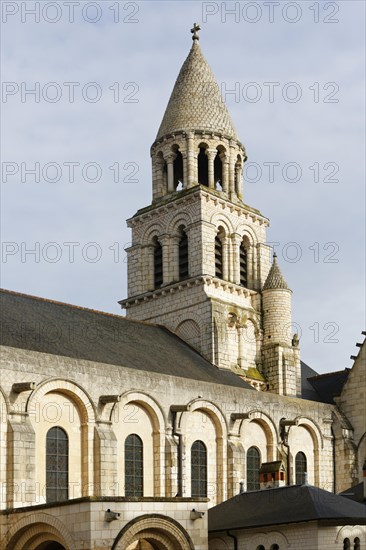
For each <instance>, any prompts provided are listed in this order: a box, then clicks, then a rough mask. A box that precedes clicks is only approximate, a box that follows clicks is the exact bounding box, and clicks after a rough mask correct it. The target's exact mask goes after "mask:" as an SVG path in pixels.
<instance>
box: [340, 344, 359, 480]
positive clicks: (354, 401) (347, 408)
mask: <svg viewBox="0 0 366 550" xmlns="http://www.w3.org/2000/svg"><path fill="white" fill-rule="evenodd" d="M337 403H338V406H339V408H340V410H341V411H342V413H343V414H344V415H345V416H346V417H347V419H348V421H349V422H350V424H351V426H352V429H353V434H352V435H353V445H354V464H353V465H352V469H353V473H352V483H357V482H360V481H362V466H363V464H364V462H365V461H366V345H365V343H363V345H362V347H361V349H360V351H359V354H358V356H357V358H356V359H355V362H354V365H353V367H352V370H351V372H350V373H349V376H348V379H347V382H346V383H345V385H344V387H343V390H342V393H341V396H340V398H339V399H337Z"/></svg>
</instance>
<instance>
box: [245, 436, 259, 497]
mask: <svg viewBox="0 0 366 550" xmlns="http://www.w3.org/2000/svg"><path fill="white" fill-rule="evenodd" d="M260 467H261V457H260V453H259V451H258V449H257V447H250V449H248V452H247V491H257V490H258V489H259V468H260Z"/></svg>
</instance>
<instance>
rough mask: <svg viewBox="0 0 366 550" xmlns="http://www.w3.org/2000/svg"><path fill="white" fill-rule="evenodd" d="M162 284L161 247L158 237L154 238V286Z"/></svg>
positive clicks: (157, 286) (158, 286)
mask: <svg viewBox="0 0 366 550" xmlns="http://www.w3.org/2000/svg"><path fill="white" fill-rule="evenodd" d="M162 284H163V248H162V246H161V244H160V243H159V241H158V239H157V238H156V237H155V239H154V288H160V287H161V285H162Z"/></svg>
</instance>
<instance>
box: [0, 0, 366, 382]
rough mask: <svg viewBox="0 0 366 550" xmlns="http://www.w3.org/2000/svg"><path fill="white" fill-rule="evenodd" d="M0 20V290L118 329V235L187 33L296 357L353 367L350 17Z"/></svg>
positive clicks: (357, 155)
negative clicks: (104, 315)
mask: <svg viewBox="0 0 366 550" xmlns="http://www.w3.org/2000/svg"><path fill="white" fill-rule="evenodd" d="M1 9H2V14H1V17H2V39H1V41H2V57H1V70H2V75H3V77H2V78H3V83H2V100H1V101H2V102H1V111H2V113H1V114H2V125H1V136H2V144H1V158H2V164H1V168H2V180H1V198H2V211H1V214H2V216H1V233H2V255H1V286H2V287H3V288H7V289H10V290H15V291H19V292H23V293H27V294H32V295H36V296H42V297H44V298H49V299H53V300H58V301H63V302H67V303H72V304H76V305H79V306H84V307H89V308H93V309H97V310H102V311H107V312H112V313H117V314H123V312H122V311H121V309H120V306H119V305H118V303H117V302H118V300H121V299H123V298H125V297H127V287H126V271H127V265H126V254H125V252H124V248H125V247H126V246H128V245H129V242H130V230H129V229H128V228H127V226H126V222H125V220H126V219H127V218H129V217H131V216H132V215H133V214H134V213H135V212H136V211H137V210H138V209H139V208H141V207H144V206H147V205H148V204H150V202H151V160H150V146H151V144H152V143H153V142H154V139H155V136H156V133H157V130H158V127H159V125H160V122H161V119H162V117H163V114H164V111H165V108H166V105H167V102H168V99H169V96H170V93H171V90H172V88H173V85H174V82H175V79H176V77H177V75H178V72H179V70H180V67H181V65H182V63H183V61H184V60H185V58H186V56H187V55H188V52H189V49H190V47H191V43H192V40H191V33H190V29H191V27H192V25H193V22H198V23H200V25H201V28H202V30H201V32H200V45H201V48H202V50H203V53H204V55H205V57H206V59H207V60H208V62H209V64H210V65H211V68H212V69H213V71H214V73H215V75H216V78H217V81H218V83H219V85H220V86H221V90H222V93H223V96H224V99H225V101H226V103H227V106H228V109H229V111H230V114H231V117H232V120H233V122H234V125H235V127H236V130H237V133H238V135H239V137H240V139H241V141H242V142H243V143H244V145H245V147H246V150H247V154H248V161H247V165H246V168H245V171H244V202H245V203H246V204H249V205H250V206H253V207H255V208H258V209H259V210H260V211H261V212H262V214H263V215H265V216H266V217H268V218H269V219H270V228H269V230H268V233H267V242H270V243H272V244H273V246H274V249H275V250H276V252H277V254H278V258H279V262H280V265H281V269H282V272H283V274H284V275H285V278H286V280H287V282H288V284H289V286H290V288H291V289H292V290H293V323H294V332H295V330H297V331H298V332H299V335H300V347H301V356H302V359H303V360H304V361H305V362H306V363H308V364H309V365H311V366H312V368H314V369H315V370H316V371H318V372H327V371H332V370H341V369H343V368H345V367H351V366H352V361H351V359H350V355H351V354H352V355H356V354H357V351H358V348H357V347H355V344H356V342H360V341H362V339H363V337H362V336H361V331H362V330H365V316H364V303H365V296H364V279H365V237H364V235H365V222H364V220H365V206H364V205H365V196H364V194H365V189H364V180H365V163H364V150H365V111H364V90H365V87H364V86H365V70H364V65H365V51H364V42H365V24H364V21H365V3H364V2H363V1H353V0H347V1H338V2H328V1H327V2H325V1H319V2H314V1H311V2H308V1H304V0H302V1H298V2H286V1H281V2H273V1H270V2H266V1H264V2H262V1H257V2H243V1H242V2H198V1H193V2H192V1H161V2H155V1H145V2H118V1H109V0H103V1H99V2H83V1H81V0H80V1H74V2H66V1H59V2H42V1H40V2H16V1H9V2H6V1H3V2H2V5H1Z"/></svg>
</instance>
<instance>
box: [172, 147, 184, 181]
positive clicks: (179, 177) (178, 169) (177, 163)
mask: <svg viewBox="0 0 366 550" xmlns="http://www.w3.org/2000/svg"><path fill="white" fill-rule="evenodd" d="M175 153H176V157H175V160H174V189H175V190H176V191H180V190H181V189H182V188H183V157H182V153H181V152H180V151H179V150H178V149H176V151H175Z"/></svg>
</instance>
